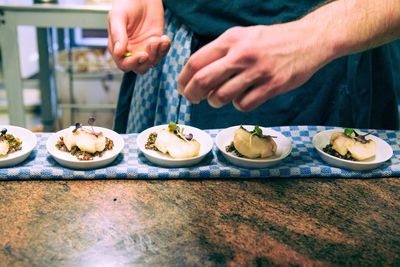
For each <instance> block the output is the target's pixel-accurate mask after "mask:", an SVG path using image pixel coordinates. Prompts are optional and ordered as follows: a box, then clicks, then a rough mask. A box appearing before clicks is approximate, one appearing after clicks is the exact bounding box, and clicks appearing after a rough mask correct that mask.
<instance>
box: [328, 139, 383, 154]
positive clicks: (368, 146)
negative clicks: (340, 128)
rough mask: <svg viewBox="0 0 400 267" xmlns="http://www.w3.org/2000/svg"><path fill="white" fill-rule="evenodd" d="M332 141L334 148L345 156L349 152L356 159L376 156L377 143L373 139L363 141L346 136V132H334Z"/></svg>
mask: <svg viewBox="0 0 400 267" xmlns="http://www.w3.org/2000/svg"><path fill="white" fill-rule="evenodd" d="M330 143H331V145H332V148H333V149H334V150H336V151H337V152H338V153H339V154H340V155H342V156H344V155H346V154H347V152H349V153H350V155H351V156H352V157H353V158H354V159H355V160H365V159H368V158H371V157H373V156H375V154H376V143H375V141H373V140H368V142H367V143H365V144H364V143H361V142H359V141H356V140H355V139H354V138H351V137H348V136H346V135H345V134H344V133H333V134H332V135H331V140H330Z"/></svg>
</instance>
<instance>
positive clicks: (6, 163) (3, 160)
mask: <svg viewBox="0 0 400 267" xmlns="http://www.w3.org/2000/svg"><path fill="white" fill-rule="evenodd" d="M4 128H6V129H7V133H9V134H12V135H14V136H15V137H17V138H19V139H21V141H22V148H21V150H19V151H16V152H14V153H11V154H8V155H6V156H0V168H5V167H10V166H14V165H17V164H18V163H21V162H22V161H24V160H25V159H26V158H27V157H28V156H29V155H30V154H31V152H32V150H33V149H34V148H35V146H36V143H37V138H36V135H35V134H34V133H32V132H31V131H29V130H27V129H25V128H21V127H18V126H11V125H0V130H2V129H4Z"/></svg>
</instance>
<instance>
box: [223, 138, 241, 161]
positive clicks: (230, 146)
mask: <svg viewBox="0 0 400 267" xmlns="http://www.w3.org/2000/svg"><path fill="white" fill-rule="evenodd" d="M225 151H226V152H230V153H233V154H235V155H236V156H238V157H241V158H244V157H245V156H243V155H242V154H240V152H239V151H237V149H236V147H235V146H234V145H233V141H232V142H231V144H230V145H228V146H226V147H225Z"/></svg>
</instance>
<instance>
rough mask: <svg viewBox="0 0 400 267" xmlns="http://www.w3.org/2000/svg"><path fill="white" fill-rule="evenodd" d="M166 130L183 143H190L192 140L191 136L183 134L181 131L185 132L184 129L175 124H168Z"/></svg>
mask: <svg viewBox="0 0 400 267" xmlns="http://www.w3.org/2000/svg"><path fill="white" fill-rule="evenodd" d="M168 130H169V131H170V132H173V133H174V134H176V135H177V136H178V137H179V138H181V139H183V140H185V141H190V140H192V139H193V134H191V133H189V134H188V135H185V134H184V133H183V131H184V130H185V128H183V127H182V128H180V127H179V126H178V125H177V124H176V123H175V122H170V123H169V124H168Z"/></svg>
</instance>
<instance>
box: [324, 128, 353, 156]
mask: <svg viewBox="0 0 400 267" xmlns="http://www.w3.org/2000/svg"><path fill="white" fill-rule="evenodd" d="M330 142H331V145H332V148H333V149H334V150H336V152H338V153H339V154H340V155H342V156H345V155H346V154H347V152H348V151H349V149H348V147H349V146H351V145H352V144H354V143H355V142H356V141H355V140H354V139H353V138H350V137H348V136H346V135H345V134H344V133H333V134H332V135H331V141H330Z"/></svg>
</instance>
